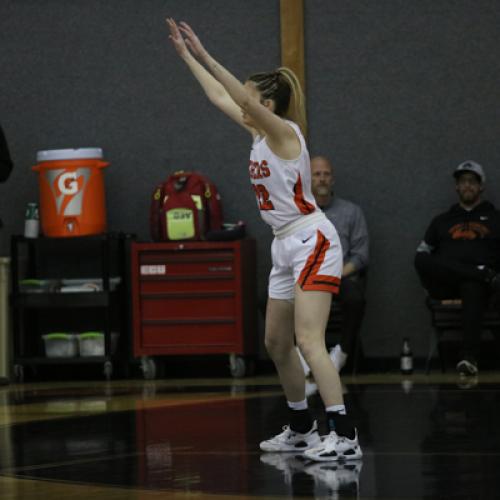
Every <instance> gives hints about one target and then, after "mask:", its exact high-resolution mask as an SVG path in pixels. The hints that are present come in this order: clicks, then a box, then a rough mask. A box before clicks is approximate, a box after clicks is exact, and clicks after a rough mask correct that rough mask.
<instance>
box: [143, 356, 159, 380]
mask: <svg viewBox="0 0 500 500" xmlns="http://www.w3.org/2000/svg"><path fill="white" fill-rule="evenodd" d="M141 370H142V372H143V374H144V380H154V379H155V378H156V363H155V360H154V359H153V358H148V357H147V356H143V357H142V358H141Z"/></svg>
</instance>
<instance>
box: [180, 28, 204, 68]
mask: <svg viewBox="0 0 500 500" xmlns="http://www.w3.org/2000/svg"><path fill="white" fill-rule="evenodd" d="M179 29H180V31H181V32H182V33H183V34H184V35H185V37H186V40H185V41H186V45H187V46H188V47H189V50H190V51H191V52H192V54H193V55H194V56H196V57H197V58H198V59H203V57H204V56H205V55H206V54H207V51H206V50H205V47H203V45H202V44H201V42H200V39H199V38H198V36H197V35H196V33H195V32H194V31H193V29H192V28H191V26H189V24H188V23H186V22H184V21H182V22H181V23H179Z"/></svg>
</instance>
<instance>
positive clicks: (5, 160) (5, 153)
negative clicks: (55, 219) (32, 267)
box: [0, 126, 13, 385]
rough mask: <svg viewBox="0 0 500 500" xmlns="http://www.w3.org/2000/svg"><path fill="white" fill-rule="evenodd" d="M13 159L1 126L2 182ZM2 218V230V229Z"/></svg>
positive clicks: (0, 383)
mask: <svg viewBox="0 0 500 500" xmlns="http://www.w3.org/2000/svg"><path fill="white" fill-rule="evenodd" d="M12 166H13V163H12V160H11V158H10V154H9V148H8V147H7V141H6V140H5V135H4V133H3V130H2V127H1V126H0V182H5V181H6V180H7V178H8V177H9V175H10V173H11V171H12ZM2 225H3V224H2V219H1V218H0V231H1V230H2ZM6 383H8V380H7V379H4V378H3V377H0V385H2V384H6Z"/></svg>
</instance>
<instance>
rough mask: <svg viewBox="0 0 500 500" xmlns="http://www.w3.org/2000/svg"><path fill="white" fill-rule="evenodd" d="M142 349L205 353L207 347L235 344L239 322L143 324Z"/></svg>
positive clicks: (167, 321) (228, 319) (210, 319)
mask: <svg viewBox="0 0 500 500" xmlns="http://www.w3.org/2000/svg"><path fill="white" fill-rule="evenodd" d="M141 330H142V339H141V343H142V347H157V348H164V347H169V346H172V347H173V346H175V348H176V349H178V350H181V349H182V348H185V349H186V350H188V351H191V350H192V349H193V347H195V348H196V349H199V350H200V352H203V349H202V348H203V347H205V346H217V345H228V344H234V342H235V323H234V320H233V319H231V318H224V317H220V318H205V319H204V320H203V319H200V320H199V322H196V321H193V319H192V318H189V319H187V318H186V319H185V320H184V322H182V320H181V319H178V320H164V321H160V320H158V321H146V320H144V321H143V322H142V328H141Z"/></svg>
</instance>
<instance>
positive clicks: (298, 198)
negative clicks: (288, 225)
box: [293, 174, 316, 215]
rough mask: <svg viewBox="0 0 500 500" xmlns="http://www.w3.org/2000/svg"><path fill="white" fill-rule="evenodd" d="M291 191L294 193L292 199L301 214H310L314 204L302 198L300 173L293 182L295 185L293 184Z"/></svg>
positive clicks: (313, 209)
mask: <svg viewBox="0 0 500 500" xmlns="http://www.w3.org/2000/svg"><path fill="white" fill-rule="evenodd" d="M293 192H294V193H295V195H294V197H293V201H295V205H297V208H298V209H299V210H300V213H301V214H304V215H307V214H311V213H313V212H314V211H315V210H316V208H315V206H314V205H313V204H312V203H309V202H308V201H306V200H305V198H304V191H303V190H302V178H301V177H300V174H299V178H298V179H297V182H296V183H295V186H293Z"/></svg>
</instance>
